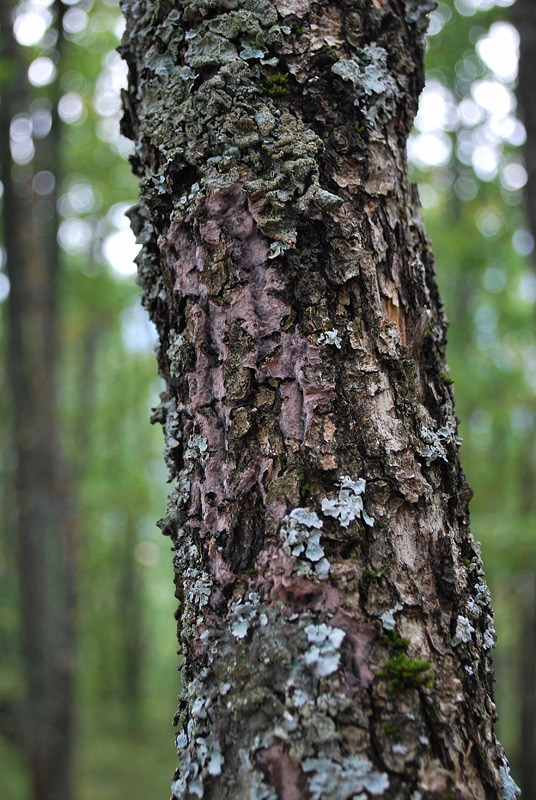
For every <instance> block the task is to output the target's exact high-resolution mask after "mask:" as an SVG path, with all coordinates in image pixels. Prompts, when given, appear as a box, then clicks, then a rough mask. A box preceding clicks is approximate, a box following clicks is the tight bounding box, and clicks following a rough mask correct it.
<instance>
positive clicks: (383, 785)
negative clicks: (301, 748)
mask: <svg viewBox="0 0 536 800" xmlns="http://www.w3.org/2000/svg"><path fill="white" fill-rule="evenodd" d="M302 768H303V771H304V772H305V774H306V775H310V776H311V777H309V778H308V785H309V791H310V793H311V798H312V800H323V799H324V798H327V797H329V798H330V800H349V798H354V800H359V798H363V800H364V798H365V797H366V795H364V794H359V792H363V791H366V792H368V793H369V794H371V795H373V796H376V797H378V796H381V795H382V794H384V792H386V791H387V789H388V788H389V778H388V776H387V774H386V773H385V772H378V771H377V770H375V769H374V765H373V764H372V762H371V761H369V760H368V758H362V757H361V756H355V755H351V756H346V757H345V758H343V759H342V760H341V762H340V763H339V762H337V761H334V760H331V759H329V758H307V759H305V760H304V762H303V764H302Z"/></svg>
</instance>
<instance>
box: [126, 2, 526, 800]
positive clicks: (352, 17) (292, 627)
mask: <svg viewBox="0 0 536 800" xmlns="http://www.w3.org/2000/svg"><path fill="white" fill-rule="evenodd" d="M123 8H124V11H125V13H126V16H127V32H126V35H125V38H124V44H123V55H124V56H125V58H126V59H127V61H128V64H129V68H130V84H129V89H128V92H127V93H126V94H125V97H124V102H125V118H124V123H123V130H124V132H125V133H126V134H128V135H130V136H131V138H133V140H134V142H135V156H134V157H133V166H134V169H135V171H136V173H137V174H138V176H139V178H140V186H141V203H140V206H139V208H138V210H137V211H136V212H134V213H133V224H134V228H135V230H136V232H137V233H138V236H139V238H140V240H141V241H142V242H143V244H144V248H143V251H142V255H141V257H140V280H141V283H142V285H143V288H144V291H145V295H144V301H145V304H146V306H147V308H148V309H149V312H150V314H151V317H152V319H153V320H154V322H155V323H156V325H157V328H158V332H159V336H160V349H159V366H160V371H161V374H162V376H163V377H164V378H165V380H166V384H167V389H166V392H165V393H164V395H163V398H162V404H161V406H160V407H159V409H158V411H157V412H156V414H155V418H156V419H158V420H160V421H161V422H162V423H163V425H164V430H165V434H166V458H167V462H168V464H169V467H170V470H171V475H172V479H173V481H174V485H173V489H172V491H171V494H170V497H169V503H168V508H167V512H166V515H165V517H164V518H163V519H162V520H161V522H160V525H161V528H162V530H163V532H164V533H165V534H166V535H168V536H170V537H171V541H172V543H173V547H174V550H175V560H174V563H175V569H176V584H177V595H178V597H179V599H180V618H179V635H180V642H181V648H182V654H183V666H182V674H183V686H184V688H183V691H182V694H181V696H180V701H179V710H178V714H177V718H176V721H177V725H178V735H177V745H178V748H179V752H180V766H179V768H178V769H177V772H176V774H175V777H174V781H173V783H172V791H173V794H174V796H175V797H177V798H179V797H180V798H190V797H205V798H214V799H216V798H218V800H222V798H246V797H247V798H253V797H255V798H275V797H278V798H285V800H290V799H291V798H292V799H294V798H296V799H297V798H305V797H310V798H320V797H331V798H342V799H343V800H344V798H349V797H359V798H366V797H369V796H382V797H385V798H397V799H398V798H400V800H401V799H402V798H407V797H410V796H411V797H413V798H430V799H431V798H447V797H449V796H455V797H459V798H475V800H476V798H491V797H493V798H499V797H504V798H513V797H515V796H516V795H517V793H518V790H517V787H516V786H515V784H514V783H513V781H512V779H511V777H510V775H509V770H508V766H507V762H506V760H505V758H504V754H503V752H502V750H501V748H500V746H499V745H498V743H497V741H496V739H495V736H494V733H493V721H494V719H495V708H494V704H493V699H492V670H491V664H490V650H491V648H492V646H493V642H494V629H493V618H492V610H491V606H490V601H489V593H488V591H487V588H486V585H485V583H484V579H483V574H482V569H481V563H480V558H479V554H478V549H477V548H476V546H475V543H474V540H473V539H472V537H471V535H470V533H469V528H468V514H467V503H468V500H469V497H470V491H469V489H468V488H467V484H466V481H465V478H464V475H463V472H462V470H461V468H460V464H459V460H458V453H457V449H458V445H459V440H458V439H457V434H456V419H455V416H454V410H453V402H452V389H451V387H450V381H449V377H448V371H447V367H446V365H445V356H444V348H445V320H444V317H443V314H442V312H441V307H440V301H439V297H438V294H437V290H436V287H435V283H434V279H433V273H434V263H433V259H432V255H431V251H430V246H429V243H428V240H427V238H426V234H425V232H424V229H423V225H422V221H421V217H420V213H419V209H418V201H417V198H416V195H415V191H414V188H413V187H412V186H411V185H410V184H409V183H408V179H407V174H406V156H405V146H406V139H407V136H408V133H409V130H410V127H411V124H412V120H413V116H414V114H415V111H416V106H417V98H418V94H419V92H420V90H421V88H422V82H423V69H422V50H423V31H424V30H425V28H426V17H425V14H426V11H427V10H428V9H429V8H430V6H429V4H428V3H427V2H421V1H419V0H413V2H407V3H405V4H404V5H403V4H401V3H399V2H394V0H392V1H387V0H386V1H385V2H379V0H378V1H376V0H373V1H372V2H370V1H369V0H366V1H365V0H350V2H342V1H341V0H339V2H336V3H330V4H327V5H326V4H321V3H316V2H312V1H311V0H276V2H273V3H272V2H268V0H242V1H240V0H225V2H220V0H213V1H212V2H209V1H208V0H207V1H206V2H200V1H199V0H184V2H181V3H178V2H177V3H173V2H168V1H163V2H158V3H150V4H147V3H146V4H140V3H134V2H129V1H128V0H127V1H125V2H124V3H123Z"/></svg>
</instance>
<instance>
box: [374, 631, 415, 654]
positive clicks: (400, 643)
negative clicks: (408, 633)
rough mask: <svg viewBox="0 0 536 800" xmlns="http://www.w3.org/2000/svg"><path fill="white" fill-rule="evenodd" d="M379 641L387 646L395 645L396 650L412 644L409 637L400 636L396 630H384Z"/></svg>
mask: <svg viewBox="0 0 536 800" xmlns="http://www.w3.org/2000/svg"><path fill="white" fill-rule="evenodd" d="M379 641H380V642H381V643H382V644H384V645H386V646H387V647H394V648H395V650H403V649H404V648H405V647H407V646H408V645H409V644H411V642H410V640H409V639H405V638H404V637H403V636H399V635H398V633H397V632H396V631H395V630H392V631H384V632H383V633H382V635H381V636H380V639H379Z"/></svg>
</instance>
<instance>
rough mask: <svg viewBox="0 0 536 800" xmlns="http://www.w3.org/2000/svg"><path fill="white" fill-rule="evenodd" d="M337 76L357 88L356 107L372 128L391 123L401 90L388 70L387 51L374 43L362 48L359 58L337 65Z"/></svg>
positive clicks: (345, 60) (334, 70)
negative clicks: (381, 123)
mask: <svg viewBox="0 0 536 800" xmlns="http://www.w3.org/2000/svg"><path fill="white" fill-rule="evenodd" d="M331 71H332V72H333V73H334V74H335V75H339V76H340V77H341V78H342V79H343V80H345V81H350V82H351V83H353V85H354V86H355V88H356V99H355V100H354V105H356V106H359V108H360V110H361V113H362V114H363V116H364V117H365V118H366V119H367V120H368V121H369V123H370V124H371V125H372V126H376V125H377V124H378V122H384V123H385V122H388V121H389V120H390V119H391V117H392V116H393V115H394V114H395V113H396V101H397V96H398V87H397V84H396V81H395V80H394V78H393V77H392V74H391V71H390V70H389V68H388V66H387V51H386V50H385V49H384V48H383V47H379V46H378V45H377V44H376V43H375V42H372V43H371V44H369V45H367V46H366V47H363V48H360V49H359V50H358V51H357V55H356V56H352V57H351V58H349V59H341V60H340V61H337V63H336V64H334V65H333V66H332V68H331Z"/></svg>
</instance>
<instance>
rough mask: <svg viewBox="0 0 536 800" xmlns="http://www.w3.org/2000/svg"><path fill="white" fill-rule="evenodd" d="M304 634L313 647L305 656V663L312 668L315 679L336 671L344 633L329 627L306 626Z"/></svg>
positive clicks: (323, 625)
mask: <svg viewBox="0 0 536 800" xmlns="http://www.w3.org/2000/svg"><path fill="white" fill-rule="evenodd" d="M305 634H306V636H307V638H308V640H309V642H311V644H312V645H313V646H312V647H311V648H310V649H309V650H308V651H307V652H306V654H305V663H306V664H307V666H308V667H312V668H313V671H314V673H315V675H316V676H317V678H325V677H326V676H327V675H331V674H332V673H333V672H335V671H336V670H337V667H338V666H339V661H340V658H341V657H340V653H338V652H337V651H338V649H339V647H340V646H341V643H342V640H343V639H344V636H345V633H344V631H342V630H340V629H339V628H331V627H330V626H329V625H325V624H324V623H321V624H320V625H308V626H307V627H306V628H305Z"/></svg>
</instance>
